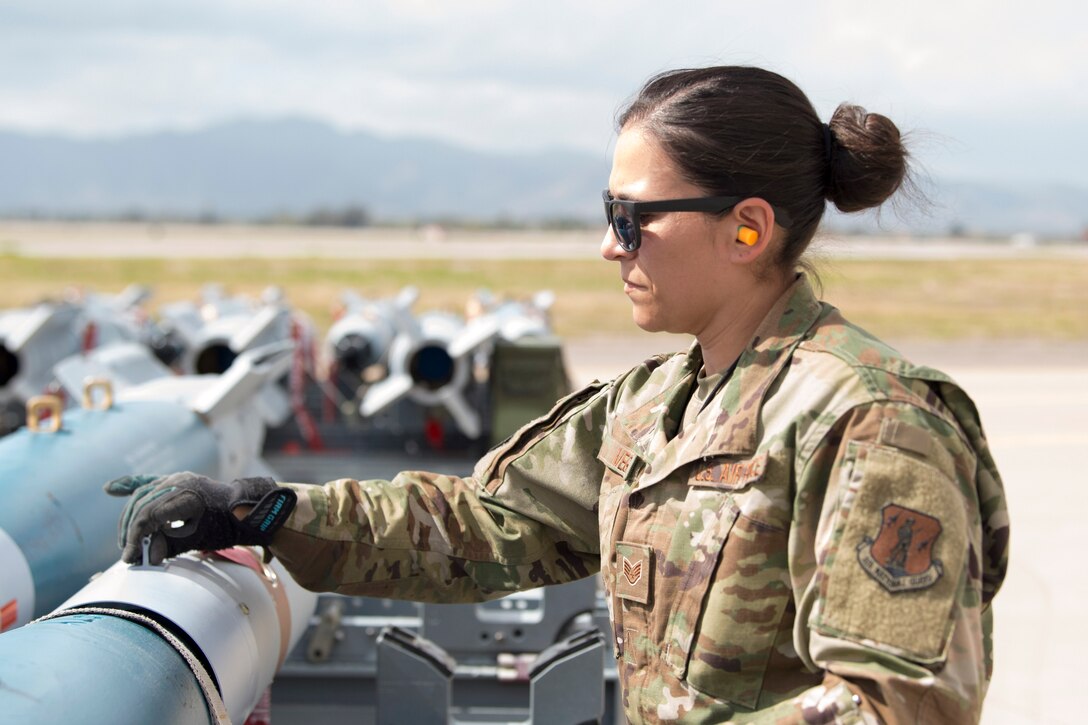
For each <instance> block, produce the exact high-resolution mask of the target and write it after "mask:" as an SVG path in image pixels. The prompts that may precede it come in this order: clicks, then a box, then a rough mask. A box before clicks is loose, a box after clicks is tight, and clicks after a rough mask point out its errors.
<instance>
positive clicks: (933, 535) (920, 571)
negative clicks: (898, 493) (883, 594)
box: [857, 503, 944, 594]
mask: <svg viewBox="0 0 1088 725" xmlns="http://www.w3.org/2000/svg"><path fill="white" fill-rule="evenodd" d="M882 513H883V521H881V524H880V531H879V532H878V533H877V535H876V538H875V539H873V538H871V537H868V536H866V537H865V538H864V539H863V540H862V542H861V544H860V545H859V546H858V549H857V551H858V562H859V563H860V564H861V568H862V569H864V570H865V572H866V573H867V574H868V575H869V576H871V577H872V578H873V579H875V580H876V581H877V582H878V583H879V584H880V585H881V586H882V587H884V588H885V589H887V590H888V591H889V592H892V593H893V594H895V593H899V592H909V591H913V590H916V589H925V588H926V587H931V586H933V585H934V584H936V583H937V580H938V579H940V578H941V575H942V574H943V573H944V568H943V567H942V566H941V562H940V560H938V559H935V558H933V546H934V545H935V544H936V542H937V537H939V536H940V535H941V522H940V521H939V520H938V519H936V518H934V517H932V516H929V515H927V514H923V513H921V512H919V511H915V510H913V509H909V508H905V507H903V506H900V505H898V504H894V503H890V504H888V505H887V506H885V507H884V508H883V509H882Z"/></svg>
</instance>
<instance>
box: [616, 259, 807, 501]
mask: <svg viewBox="0 0 1088 725" xmlns="http://www.w3.org/2000/svg"><path fill="white" fill-rule="evenodd" d="M821 309H822V308H821V305H820V302H819V300H817V299H816V295H815V293H814V292H813V290H812V286H811V285H810V284H809V282H808V280H807V278H806V277H805V276H804V275H799V276H798V277H797V279H796V280H795V281H794V283H793V284H792V285H790V287H789V288H788V289H787V290H786V291H785V292H784V293H783V294H782V296H781V297H779V298H778V300H776V301H775V303H774V305H772V306H771V309H770V310H769V311H768V312H767V314H766V316H765V317H764V318H763V321H762V322H761V323H760V325H759V327H758V328H757V329H756V333H755V335H754V336H753V338H752V341H751V342H750V343H749V344H748V345H747V346H746V347H745V348H744V351H743V352H742V353H741V355H740V358H739V359H738V360H737V366H736V369H735V370H734V371H733V374H732V376H731V377H730V379H729V381H728V382H727V383H726V384H725V385H724V386H723V388H722V389H721V390H720V391H719V392H718V394H717V397H716V399H715V400H712V401H711V402H710V403H709V404H708V405H707V407H706V409H705V410H704V411H703V413H702V414H701V416H700V419H699V421H698V422H697V423H695V424H694V425H692V426H691V427H690V429H688V430H685V431H683V432H682V433H681V434H680V435H677V436H676V437H674V438H672V439H670V440H667V441H666V440H665V438H667V436H666V437H665V438H662V437H658V436H655V437H654V445H653V447H648V448H647V449H645V450H644V451H642V453H643V456H644V458H646V459H649V460H652V470H651V471H650V472H649V473H650V475H648V476H647V477H645V478H644V479H643V483H644V484H646V485H648V484H650V483H653V482H655V481H657V480H660V479H661V478H664V477H665V476H667V475H668V474H669V473H670V472H671V471H673V470H675V469H676V468H677V467H679V466H681V465H684V464H686V463H690V462H691V461H694V460H697V459H700V458H705V457H710V456H722V455H750V454H752V453H755V451H756V448H757V447H758V444H759V422H760V409H761V408H762V406H763V400H764V398H765V397H766V394H767V391H768V390H769V389H770V387H771V385H772V384H773V383H774V381H775V379H777V378H778V376H779V374H780V373H781V371H782V369H783V367H785V365H786V364H787V363H788V362H789V359H790V356H791V353H792V352H793V349H794V348H795V347H796V346H797V345H798V343H800V342H801V340H802V339H803V338H804V336H805V334H806V333H807V332H808V331H809V329H811V328H812V326H813V325H814V324H815V323H816V320H817V319H818V318H819V316H820V312H821ZM701 365H702V350H701V349H700V348H699V345H698V343H694V344H693V345H692V347H691V348H690V349H689V350H688V355H687V360H686V361H685V363H684V366H683V369H682V371H681V374H682V375H683V377H684V379H685V380H687V382H688V385H695V384H696V381H695V375H696V373H697V372H698V370H699V367H700V366H701ZM679 393H680V391H679V390H677V389H676V388H675V387H674V388H673V389H672V390H670V391H668V392H667V393H666V394H665V395H663V396H661V397H660V398H659V399H658V400H657V401H656V402H657V405H658V408H657V409H658V410H659V411H660V414H661V415H662V416H668V417H669V418H670V419H673V420H679V417H678V416H679V415H680V414H682V409H681V410H679V411H675V410H672V408H673V407H676V406H682V405H684V404H685V403H686V400H687V397H686V396H685V395H683V394H679ZM666 401H667V402H666ZM663 403H664V404H663ZM646 412H647V411H646V410H639V411H633V412H632V414H631V415H630V416H624V420H623V427H624V428H626V429H627V430H628V432H630V433H636V435H633V436H632V438H634V439H638V438H642V440H644V441H647V442H649V441H648V440H647V438H646V437H644V436H645V434H646V432H647V431H646V423H647V416H646ZM715 413H716V415H717V417H716V419H714V422H713V424H712V425H711V424H708V422H707V419H706V416H710V415H715ZM659 421H660V422H664V421H663V420H662V419H659ZM629 423H630V425H629ZM659 432H662V431H659ZM637 433H642V436H639V435H637ZM662 444H663V445H664V448H663V449H659V450H655V448H657V446H659V445H662Z"/></svg>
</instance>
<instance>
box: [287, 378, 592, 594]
mask: <svg viewBox="0 0 1088 725" xmlns="http://www.w3.org/2000/svg"><path fill="white" fill-rule="evenodd" d="M608 392H609V388H608V386H607V385H604V384H601V383H595V384H593V385H591V386H589V387H587V388H584V389H583V390H580V391H578V392H576V393H574V394H572V395H570V396H568V397H566V398H564V399H562V400H561V401H559V403H557V404H556V406H555V407H554V408H553V409H552V410H551V411H550V412H549V413H548V414H547V415H545V416H543V417H542V418H540V419H538V420H536V421H533V422H532V423H530V424H528V425H527V426H526V427H524V428H522V429H521V430H520V431H518V432H517V433H515V434H514V435H513V436H512V437H511V438H510V439H508V440H507V441H506V442H505V443H503V444H500V445H499V446H498V447H496V448H495V449H493V450H492V451H490V452H489V453H488V454H487V455H486V456H485V457H484V458H483V459H482V460H481V461H479V463H477V465H476V467H475V469H474V472H473V475H472V476H471V477H467V478H460V477H456V476H445V475H440V474H436V473H425V472H404V473H401V474H399V475H397V476H396V477H395V478H393V479H392V480H391V481H381V480H368V481H358V480H354V479H340V480H337V481H332V482H330V483H327V484H325V485H323V486H312V485H306V484H284V485H287V486H289V487H291V488H293V489H294V490H295V491H296V492H297V493H298V505H297V506H296V508H295V511H294V512H293V513H292V514H291V517H290V518H289V519H288V521H287V523H286V524H285V525H284V527H283V528H282V529H280V530H279V531H278V532H277V533H276V536H275V539H274V540H273V542H272V545H271V547H270V549H271V551H272V553H273V554H274V555H275V556H276V557H277V558H278V559H280V561H281V562H283V564H284V566H285V567H286V568H287V569H288V571H290V572H291V574H292V576H294V578H295V579H296V580H297V581H298V582H299V584H301V585H302V586H304V587H306V588H308V589H312V590H315V591H335V592H339V593H343V594H351V595H365V596H372V597H390V598H398V599H411V600H415V601H424V602H470V601H481V600H486V599H490V598H494V597H498V596H502V595H505V594H508V593H510V592H514V591H519V590H523V589H530V588H533V587H538V586H543V585H547V584H559V583H563V582H568V581H573V580H575V579H579V578H582V577H587V576H590V575H592V574H594V573H596V572H597V570H598V569H599V567H600V554H599V552H600V545H599V538H598V533H597V531H598V527H597V515H596V504H597V494H598V488H599V485H600V481H601V478H602V476H603V471H602V469H601V464H600V462H599V461H597V460H596V457H595V455H596V452H597V450H598V449H599V448H600V437H601V430H602V429H603V423H604V419H605V416H606V414H607V407H608Z"/></svg>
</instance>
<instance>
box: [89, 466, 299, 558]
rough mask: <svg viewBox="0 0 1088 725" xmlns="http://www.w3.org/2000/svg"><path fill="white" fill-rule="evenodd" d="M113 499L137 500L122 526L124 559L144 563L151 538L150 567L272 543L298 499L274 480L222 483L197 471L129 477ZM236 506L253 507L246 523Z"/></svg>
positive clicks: (120, 481) (114, 486)
mask: <svg viewBox="0 0 1088 725" xmlns="http://www.w3.org/2000/svg"><path fill="white" fill-rule="evenodd" d="M105 489H106V493H108V494H110V495H112V496H132V500H130V501H129V502H128V504H127V505H126V506H125V510H124V512H123V513H122V514H121V521H120V523H119V524H118V534H119V537H118V538H119V544H120V546H121V547H122V548H123V549H124V551H123V552H122V553H121V559H122V560H124V561H126V562H128V563H129V564H136V563H139V562H141V561H142V560H143V538H144V536H147V535H149V534H150V535H151V546H150V548H149V551H148V563H150V564H159V563H161V562H162V560H163V559H166V558H168V557H172V556H177V555H178V554H181V553H183V552H186V551H190V550H192V549H202V550H215V549H226V548H229V547H231V546H237V545H239V544H241V545H250V544H268V543H269V542H270V541H271V540H272V534H274V533H275V532H276V530H277V529H279V528H280V526H282V525H283V522H284V521H286V520H287V516H288V515H289V514H290V513H291V511H292V510H293V509H294V508H295V502H296V500H297V497H296V496H295V492H294V491H292V490H291V489H289V488H282V487H280V486H278V485H276V482H275V481H273V480H272V479H271V478H239V479H237V480H235V481H232V482H230V483H219V482H218V481H213V480H212V479H210V478H207V477H205V476H200V475H197V474H195V473H188V472H186V473H174V474H171V475H169V476H124V477H122V478H116V479H114V480H112V481H110V482H109V483H107V484H106V486H105ZM236 506H252V507H253V510H252V511H250V512H249V513H248V514H246V516H245V518H244V519H242V520H241V521H239V520H238V518H237V517H236V516H235V515H234V514H233V513H232V512H233V510H234V508H235V507H236Z"/></svg>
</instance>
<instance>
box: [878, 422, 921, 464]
mask: <svg viewBox="0 0 1088 725" xmlns="http://www.w3.org/2000/svg"><path fill="white" fill-rule="evenodd" d="M880 442H881V443H884V444H885V445H889V446H892V447H894V448H901V449H903V450H905V451H911V452H913V453H917V454H918V455H920V456H922V457H923V458H925V457H927V456H929V454H930V452H931V451H932V449H933V433H931V432H930V431H926V430H922V429H921V428H919V427H917V426H913V425H909V424H907V423H904V422H902V421H900V420H895V419H894V418H885V419H884V420H883V421H882V422H881V423H880Z"/></svg>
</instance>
